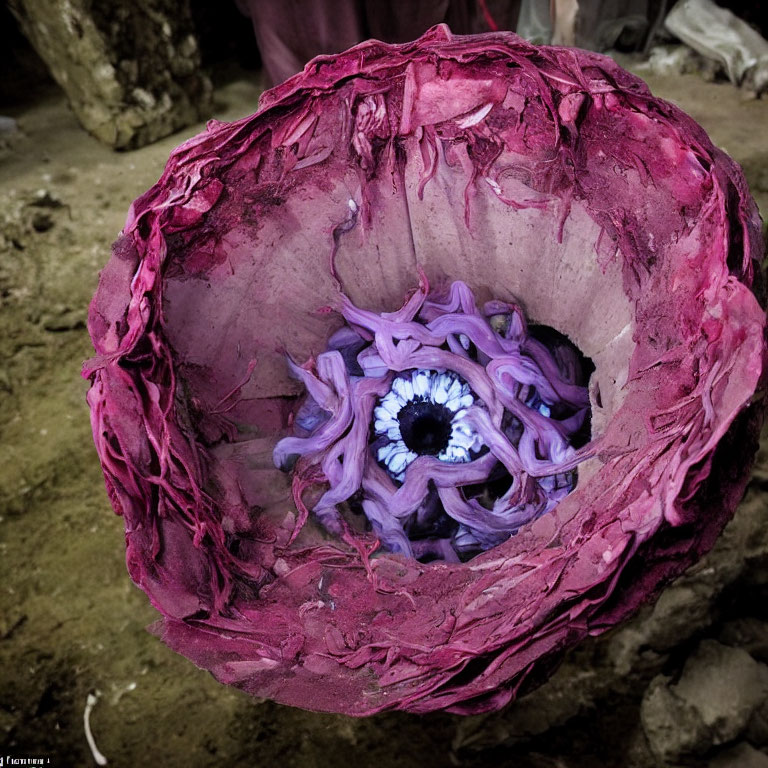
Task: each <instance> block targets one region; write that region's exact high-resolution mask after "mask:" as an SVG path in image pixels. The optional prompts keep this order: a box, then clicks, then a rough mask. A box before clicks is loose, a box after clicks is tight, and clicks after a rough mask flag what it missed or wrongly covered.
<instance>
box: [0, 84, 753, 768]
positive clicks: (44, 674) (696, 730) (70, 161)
mask: <svg viewBox="0 0 768 768" xmlns="http://www.w3.org/2000/svg"><path fill="white" fill-rule="evenodd" d="M649 82H650V85H651V87H652V90H653V91H654V92H655V93H656V94H657V95H659V96H662V97H664V98H667V99H670V100H672V101H674V102H676V103H677V104H678V105H680V106H681V107H682V108H683V109H684V110H685V111H687V112H689V113H690V114H691V115H692V116H693V117H694V118H695V119H696V120H698V121H699V122H700V123H701V124H702V125H703V126H704V127H705V128H706V130H707V131H708V132H709V134H710V136H711V137H712V139H713V140H714V142H715V143H716V144H718V145H719V146H720V147H722V148H723V149H725V150H726V151H727V152H728V153H729V154H731V155H732V156H733V157H734V158H735V159H736V160H737V161H738V162H740V163H741V165H742V166H743V167H744V171H745V173H746V175H747V179H748V181H749V183H750V185H751V188H752V191H753V194H754V195H755V197H756V199H757V201H758V204H759V206H760V208H761V211H762V214H763V217H764V218H765V217H766V215H767V214H768V142H766V138H765V137H766V126H768V99H764V100H762V101H745V100H743V99H742V97H741V95H740V93H739V91H738V90H737V89H735V88H733V87H732V86H730V85H728V84H713V83H707V82H705V81H704V80H702V79H701V78H699V77H698V76H696V75H684V76H678V77H674V78H671V77H670V78H659V77H649ZM258 94H259V86H258V83H257V82H254V81H249V80H247V79H239V80H236V81H233V82H231V83H229V84H228V85H226V86H224V87H221V88H219V89H218V90H217V92H216V100H217V109H216V114H215V117H216V118H218V119H219V120H232V119H234V118H237V117H240V116H242V115H245V114H248V113H250V112H252V111H254V110H255V109H256V104H257V98H258ZM10 116H11V117H13V118H15V119H16V120H17V122H18V126H19V131H18V132H16V133H15V134H10V133H3V134H0V756H2V757H6V758H7V757H8V756H10V757H15V758H23V757H50V758H51V761H50V765H55V766H89V765H94V764H95V761H96V758H95V757H94V753H93V752H92V750H91V748H90V747H89V745H88V742H87V740H86V733H85V728H84V715H85V710H86V704H87V701H88V700H89V696H90V697H91V699H90V701H91V704H92V711H90V727H91V729H92V732H93V738H94V740H95V744H96V746H97V748H98V750H100V752H101V753H103V756H104V757H105V758H106V759H107V760H108V761H109V765H111V766H137V765H153V766H164V767H165V768H172V767H174V766H185V767H191V768H196V767H197V766H274V765H279V766H281V767H282V768H291V767H292V766H296V767H299V766H301V767H302V768H305V767H308V768H312V767H314V766H317V767H318V768H321V767H322V768H325V767H326V766H327V767H329V768H330V766H338V765H340V764H344V763H349V761H350V758H353V759H354V761H355V762H358V763H360V764H370V765H375V766H377V767H378V768H388V767H389V766H392V767H394V766H399V767H401V768H407V766H417V765H418V766H423V767H424V768H429V767H430V766H448V765H466V766H481V765H494V766H506V765H509V766H515V768H555V767H556V766H557V767H559V768H582V767H583V768H586V767H587V766H589V768H603V767H605V768H611V767H612V766H621V768H645V767H646V766H648V768H650V767H651V766H671V765H678V764H680V765H682V764H687V765H696V766H709V765H711V766H713V768H716V766H720V767H721V768H723V766H726V767H727V766H729V765H732V766H734V767H735V766H739V767H740V768H742V767H747V768H748V766H766V765H768V757H766V754H765V753H763V752H762V751H760V750H761V749H764V748H766V746H767V745H768V708H767V707H766V705H765V699H766V698H768V691H766V692H763V689H762V688H760V687H758V688H755V685H756V683H755V685H752V687H751V689H750V693H749V695H750V697H751V698H749V701H748V702H746V699H744V696H746V694H745V693H744V691H743V688H745V687H747V686H746V684H745V685H744V686H742V684H741V683H740V682H739V681H740V680H741V679H742V678H740V677H738V675H742V676H743V678H744V679H745V680H748V681H752V682H754V681H756V680H757V681H760V680H762V677H761V675H763V674H764V672H768V669H766V667H765V666H764V664H763V662H765V661H766V660H768V608H766V606H768V601H766V599H765V598H766V592H768V587H766V585H768V516H767V515H766V510H768V458H767V456H766V441H765V440H764V442H763V445H764V448H763V451H762V452H761V457H760V460H759V464H758V467H757V469H756V471H755V479H754V480H753V483H752V485H751V486H750V490H749V491H748V494H747V498H746V499H745V502H744V504H743V505H742V507H741V508H740V510H739V512H738V514H737V516H736V518H735V520H734V522H733V523H732V524H731V526H730V527H729V528H728V529H727V531H726V533H725V534H724V536H723V537H722V539H721V541H720V543H719V544H718V546H717V548H716V550H715V551H714V552H713V553H712V554H711V555H710V556H708V558H707V559H705V561H704V562H703V563H702V564H700V565H699V566H697V567H696V568H695V569H694V570H693V571H692V572H691V573H689V574H687V575H686V576H684V577H683V578H682V579H681V580H680V581H678V582H677V583H676V584H675V585H673V586H672V587H671V588H670V589H669V590H668V591H667V592H665V593H664V596H663V597H662V598H661V600H660V601H659V602H658V603H657V605H656V606H655V607H653V608H651V607H649V608H647V609H645V610H644V611H643V614H642V615H641V616H640V617H638V618H637V619H635V620H634V621H633V622H631V623H630V624H629V625H626V626H625V627H622V628H620V629H618V630H616V631H614V632H613V633H611V634H610V635H609V636H607V637H604V638H601V639H600V640H597V641H591V642H588V643H586V644H585V645H583V646H581V647H580V648H578V649H577V650H576V651H575V652H574V653H572V654H571V656H570V657H569V658H568V659H567V660H566V662H565V664H564V665H563V666H562V667H561V669H560V670H559V671H558V673H557V674H556V675H555V677H554V678H553V679H552V680H551V681H550V682H549V683H547V684H546V685H545V686H543V687H542V688H540V689H539V690H537V691H535V692H534V693H533V694H531V695H529V696H528V697H526V698H525V699H523V700H521V701H519V702H518V703H517V704H516V705H514V706H513V707H510V708H508V709H507V710H505V711H504V712H502V713H498V714H495V715H491V716H481V717H473V718H460V717H454V716H448V715H433V716H428V717H417V716H412V715H406V714H390V715H382V716H377V717H373V718H370V719H366V720H354V719H351V718H347V717H341V716H332V715H320V714H314V713H310V712H304V711H301V710H297V709H291V708H286V707H281V706H278V705H275V704H272V703H270V702H260V701H255V700H253V699H251V698H249V697H248V696H246V695H245V694H242V693H240V692H238V691H236V690H233V689H229V688H226V687H224V686H222V685H220V684H218V683H217V682H215V681H214V680H213V678H212V677H210V676H209V675H208V674H207V673H205V672H202V671H200V670H198V669H196V668H195V667H194V666H193V665H192V664H191V663H190V662H188V661H187V660H185V659H183V658H181V657H179V656H176V655H175V654H174V653H173V652H171V651H170V650H168V649H167V648H166V647H165V646H164V645H163V644H162V643H161V642H160V641H159V640H158V639H156V638H155V637H154V636H152V635H150V634H149V633H148V632H146V630H145V627H146V626H147V625H149V624H151V623H152V622H153V621H154V620H155V619H156V614H155V612H154V610H153V609H152V608H151V607H150V606H149V604H148V602H147V600H146V598H145V596H144V594H143V593H142V592H140V591H139V590H138V589H136V588H135V587H134V586H133V585H132V583H131V581H130V579H129V578H128V574H127V572H126V569H125V564H124V547H123V521H122V520H121V519H120V518H118V517H116V516H115V515H114V514H113V512H112V509H111V507H110V505H109V502H108V500H107V496H106V493H105V489H104V483H103V480H102V476H101V470H100V467H99V462H98V460H97V457H96V452H95V450H94V447H93V443H92V439H91V433H90V423H89V415H88V409H87V407H86V405H85V392H86V388H87V384H86V382H84V381H83V380H82V379H81V378H80V366H81V363H82V361H83V360H84V359H86V358H87V357H89V356H90V355H91V353H92V349H91V345H90V342H89V339H88V334H87V332H86V329H85V322H86V312H87V306H88V302H89V300H90V298H91V296H92V294H93V292H94V289H95V287H96V282H97V277H98V271H99V269H100V268H101V267H102V266H103V265H104V263H105V262H106V260H107V258H108V256H109V248H110V243H111V242H112V241H113V240H114V238H115V236H116V235H117V233H118V231H119V230H120V228H121V226H122V224H123V221H124V219H125V215H126V212H127V210H128V207H129V205H130V203H131V201H132V200H133V199H134V198H136V197H137V196H138V195H139V194H141V193H142V192H144V191H145V190H146V189H147V188H148V187H149V186H151V185H152V184H153V183H154V182H155V181H156V179H157V178H158V177H159V176H160V174H161V172H162V169H163V166H164V163H165V161H166V159H167V157H168V154H169V152H170V151H171V150H172V149H173V147H174V146H176V145H177V144H179V143H180V142H181V141H182V140H184V139H185V138H186V137H188V136H191V135H193V134H194V133H197V132H198V131H199V130H202V127H203V126H202V125H200V126H196V127H195V128H193V129H190V130H187V131H185V132H184V133H183V134H177V135H175V136H172V137H170V138H168V139H165V140H163V141H160V142H158V143H156V144H154V145H152V146H149V147H146V148H143V149H140V150H137V151H134V152H126V153H116V152H113V151H112V150H110V149H108V148H106V147H104V146H102V145H101V144H99V143H98V142H97V141H96V140H95V139H93V138H92V137H90V136H89V135H88V134H86V133H85V132H84V131H83V130H82V129H81V128H80V126H79V125H78V123H77V122H76V120H75V118H74V117H73V115H72V114H71V112H70V111H69V109H68V107H67V105H66V102H65V100H64V98H63V96H62V95H61V93H60V92H58V91H57V90H55V89H53V88H51V90H49V91H48V92H45V93H40V94H36V95H35V98H34V100H31V101H30V102H29V103H28V104H27V105H25V106H24V107H19V108H18V109H16V110H15V111H13V112H11V113H10ZM734 654H736V656H734ZM750 665H754V666H750ZM713 669H714V670H715V671H716V674H715V678H716V679H715V680H714V683H713V680H712V675H711V674H710V676H709V677H707V672H708V671H711V670H713ZM718 670H720V672H718ZM682 680H685V681H688V682H687V683H685V686H684V685H683V683H682V682H680V683H679V685H678V681H682ZM691 680H692V681H693V682H690V681H691ZM716 684H719V685H720V688H717V685H716ZM697 686H698V687H697ZM707 686H710V687H709V688H708V687H707ZM713 686H714V688H713ZM752 688H754V690H752ZM685 691H688V692H690V691H694V692H699V693H701V695H702V696H703V697H704V698H707V697H709V699H710V700H712V701H724V700H725V699H728V703H727V705H726V704H724V705H723V706H724V707H725V709H726V710H727V711H725V712H720V713H719V714H718V713H716V717H715V721H716V722H714V724H713V723H712V722H710V720H708V719H707V717H704V715H702V712H701V707H699V709H697V708H696V707H697V706H698V704H697V703H696V701H697V700H696V698H695V695H693V694H690V695H688V694H686V693H685ZM710 691H712V693H711V695H710V693H709V692H710ZM762 693H765V696H763V695H762ZM686 695H688V698H686ZM696 695H698V694H696ZM691 696H693V698H691ZM761 696H762V698H761ZM728 697H730V699H729V698H728ZM740 697H741V698H740ZM731 699H733V701H731ZM670 702H672V704H674V706H672V705H671V704H670ZM745 702H746V703H745ZM678 705H679V706H678ZM665 707H667V708H666V709H665ZM670 707H671V708H670ZM674 707H677V709H675V708H674ZM681 707H682V709H681ZM686 707H688V709H686ZM745 707H746V709H745ZM691 712H693V714H691ZM674 713H678V714H677V715H675V714H674ZM680 713H682V714H680ZM697 717H698V720H697V719H696V718H697ZM665 718H666V719H665ZM686 718H687V719H686ZM691 718H692V719H691ZM702 718H703V719H702ZM718 718H719V719H718ZM723 718H725V719H726V720H727V723H728V728H725V726H723V725H722V722H723ZM728 718H730V719H728ZM665 728H666V730H665ZM670 730H671V733H670ZM8 764H10V763H9V762H6V765H8Z"/></svg>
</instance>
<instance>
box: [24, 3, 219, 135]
mask: <svg viewBox="0 0 768 768" xmlns="http://www.w3.org/2000/svg"><path fill="white" fill-rule="evenodd" d="M10 5H11V10H12V11H13V13H14V15H15V16H16V18H17V19H18V20H19V24H20V26H21V29H22V31H23V32H24V34H25V35H26V37H27V38H28V40H29V41H30V43H31V44H32V46H33V47H34V48H35V50H36V51H37V53H38V54H39V55H40V57H41V58H42V59H43V61H44V62H45V63H46V65H47V66H48V69H49V71H50V73H51V75H52V76H53V78H54V79H55V80H56V82H58V83H59V85H60V86H61V87H62V89H63V90H64V92H65V93H66V95H67V98H68V99H69V103H70V106H71V107H72V111H73V112H74V113H75V115H76V116H77V118H78V120H79V121H80V122H81V124H82V125H83V127H84V128H85V129H86V130H88V131H89V132H90V133H92V134H93V135H94V136H95V137H96V138H98V139H99V140H100V141H102V142H104V143H105V144H108V145H110V146H112V147H114V148H115V149H134V148H136V147H140V146H143V145H145V144H149V143H151V142H153V141H156V140H157V139H160V138H162V137H163V136H167V135H169V134H171V133H173V132H174V131H177V130H179V129H180V128H183V127H185V126H187V125H191V124H193V123H196V122H198V121H199V120H201V119H202V118H204V117H206V116H207V115H208V114H209V113H210V111H211V109H212V96H211V95H212V86H211V83H210V81H209V80H208V78H207V77H206V76H205V75H204V74H203V73H201V71H200V53H199V47H198V44H197V38H196V37H195V34H194V28H193V22H192V15H191V12H190V7H189V0H183V1H182V2H175V0H136V1H135V2H128V0H115V2H110V3H97V4H94V3H91V2H90V1H89V0H69V2H66V3H60V2H58V0H11V4H10Z"/></svg>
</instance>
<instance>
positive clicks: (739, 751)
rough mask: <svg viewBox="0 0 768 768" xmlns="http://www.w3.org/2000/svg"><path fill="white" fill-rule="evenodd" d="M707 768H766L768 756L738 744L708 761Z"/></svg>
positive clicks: (767, 766) (745, 745) (747, 745)
mask: <svg viewBox="0 0 768 768" xmlns="http://www.w3.org/2000/svg"><path fill="white" fill-rule="evenodd" d="M707 768H768V756H766V755H765V753H763V752H760V751H758V750H757V749H755V748H754V747H751V746H750V745H749V744H739V745H738V746H736V747H733V748H732V749H729V750H728V751H727V752H722V753H720V754H719V755H718V756H717V757H715V758H713V759H712V760H710V761H709V762H708V763H707Z"/></svg>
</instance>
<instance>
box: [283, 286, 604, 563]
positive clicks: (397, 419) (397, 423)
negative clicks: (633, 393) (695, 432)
mask: <svg viewBox="0 0 768 768" xmlns="http://www.w3.org/2000/svg"><path fill="white" fill-rule="evenodd" d="M424 282H425V284H426V280H424ZM341 315H342V316H343V318H344V319H345V321H346V325H345V326H344V327H342V328H341V329H339V330H338V331H337V332H336V333H334V334H333V336H331V338H330V340H329V343H328V349H327V350H326V351H325V352H324V353H323V354H321V355H320V356H319V357H318V359H317V360H312V361H309V362H308V364H307V365H306V366H305V367H299V366H297V365H295V364H293V363H291V366H292V368H293V370H294V372H295V373H296V375H297V377H298V378H299V379H300V380H301V381H302V382H303V383H304V384H305V386H306V390H307V396H306V400H305V401H304V403H303V404H302V405H301V407H300V408H299V410H298V413H297V415H296V419H295V422H294V424H295V428H296V432H297V433H298V434H297V436H293V437H286V438H284V439H282V440H280V441H279V442H278V444H277V446H276V447H275V452H274V457H275V464H276V465H277V466H278V467H282V468H284V469H292V470H294V472H295V481H297V482H296V483H295V485H294V487H295V488H296V489H298V490H299V493H297V495H296V497H295V499H294V501H295V503H296V506H297V508H299V509H304V508H305V505H304V503H303V501H302V498H301V491H303V490H304V489H305V488H306V487H307V486H310V485H312V481H313V480H317V481H318V482H319V483H322V484H325V483H327V484H328V485H329V488H328V490H327V491H326V492H325V493H324V494H323V495H322V496H321V498H320V499H319V500H318V501H317V502H316V504H315V506H314V509H313V510H312V511H313V512H314V514H315V516H316V517H317V519H318V520H320V521H322V522H323V524H324V525H325V527H326V528H327V529H328V530H329V531H330V532H332V533H341V532H343V531H345V530H346V529H347V528H348V524H347V522H346V521H345V520H344V519H343V518H342V516H341V513H340V510H339V505H340V504H341V503H343V502H348V508H349V509H350V510H351V511H352V513H354V512H357V513H358V514H360V513H362V514H363V515H364V516H365V518H366V519H367V522H368V524H369V526H368V527H369V528H370V529H371V530H373V531H374V533H375V534H376V536H377V538H378V539H379V541H380V542H381V544H382V545H383V547H384V548H385V549H386V550H387V551H389V552H397V553H400V554H402V555H404V556H406V557H417V558H418V559H420V560H422V561H423V562H429V561H435V560H446V561H449V562H459V561H461V560H467V559H469V558H470V557H472V556H473V555H475V554H478V553H479V552H482V551H485V550H487V549H490V548H491V547H495V546H497V545H499V544H501V543H502V542H503V541H505V540H506V539H508V538H509V536H510V535H512V534H514V533H515V532H516V531H517V530H518V529H519V528H520V527H521V526H523V525H525V524H527V523H530V522H532V521H533V520H535V519H536V518H537V517H539V516H540V515H542V514H544V513H546V512H548V511H550V510H551V509H553V508H554V507H555V505H556V504H557V503H558V501H560V500H561V499H562V498H564V497H565V496H566V495H567V494H568V493H570V491H571V490H573V487H574V485H575V481H576V473H575V471H574V470H575V467H576V466H577V464H578V463H579V462H580V461H582V460H584V459H585V458H586V457H587V456H589V455H590V450H591V448H588V449H586V450H585V451H582V452H580V453H579V452H576V451H575V450H574V448H575V445H576V441H577V440H580V437H581V435H580V433H583V432H585V431H587V432H588V424H589V394H588V391H587V387H586V386H585V384H586V380H587V378H588V376H587V371H586V370H585V366H584V365H583V363H582V360H581V359H580V355H579V354H578V352H577V351H576V350H575V349H574V348H573V347H572V345H569V344H568V342H567V340H565V341H563V340H558V339H555V340H554V342H553V344H552V347H551V349H550V348H549V347H547V345H545V344H544V343H543V342H542V341H540V340H539V339H537V338H535V336H534V335H533V334H529V333H528V329H527V327H526V323H525V320H524V318H523V316H522V311H521V309H520V308H519V307H518V306H517V305H514V304H504V303H502V302H498V301H491V302H488V303H487V304H486V305H485V307H483V309H482V311H481V310H480V309H479V308H478V307H477V306H476V304H475V301H474V297H473V295H472V292H471V290H470V289H469V287H468V286H467V285H466V284H464V283H462V282H458V281H457V282H455V283H454V284H453V285H452V286H451V287H450V290H449V291H448V293H447V295H446V296H445V297H442V298H437V297H435V296H430V295H428V292H427V287H426V285H425V286H422V287H421V288H420V289H419V290H418V291H417V292H416V293H415V294H414V295H413V296H412V297H411V298H410V299H409V300H408V301H407V302H405V304H404V305H403V306H402V307H401V308H400V310H398V311H397V312H392V313H384V314H376V313H372V312H369V311H364V310H360V309H359V308H357V307H355V306H353V305H352V304H351V303H350V302H349V300H347V299H346V297H344V296H342V308H341ZM585 427H586V428H587V429H586V430H585ZM299 457H301V458H300V460H299V461H298V463H297V459H298V458H299ZM349 502H351V503H349Z"/></svg>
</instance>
